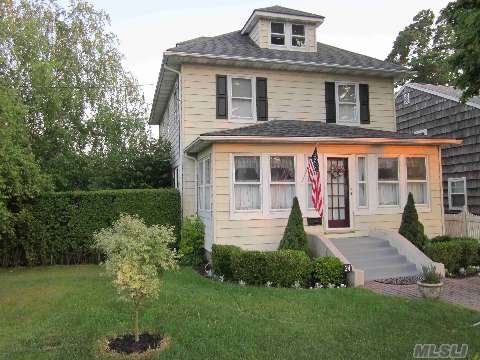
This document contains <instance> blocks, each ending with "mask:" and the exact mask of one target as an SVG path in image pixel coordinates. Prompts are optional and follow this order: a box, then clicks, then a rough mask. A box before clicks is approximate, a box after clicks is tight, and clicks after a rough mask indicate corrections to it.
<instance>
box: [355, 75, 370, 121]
mask: <svg viewBox="0 0 480 360" xmlns="http://www.w3.org/2000/svg"><path fill="white" fill-rule="evenodd" d="M358 89H359V92H360V124H370V106H369V94H368V84H360V85H359V86H358Z"/></svg>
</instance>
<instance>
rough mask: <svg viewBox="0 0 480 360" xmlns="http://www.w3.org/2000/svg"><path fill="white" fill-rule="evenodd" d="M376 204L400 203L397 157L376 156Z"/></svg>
mask: <svg viewBox="0 0 480 360" xmlns="http://www.w3.org/2000/svg"><path fill="white" fill-rule="evenodd" d="M378 204H379V205H381V206H398V205H399V204H400V191H399V176H398V158H381V157H380V158H378Z"/></svg>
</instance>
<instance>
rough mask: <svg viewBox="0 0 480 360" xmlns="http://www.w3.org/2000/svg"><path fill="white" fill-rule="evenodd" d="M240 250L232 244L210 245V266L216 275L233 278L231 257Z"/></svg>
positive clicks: (227, 278) (226, 278) (228, 278)
mask: <svg viewBox="0 0 480 360" xmlns="http://www.w3.org/2000/svg"><path fill="white" fill-rule="evenodd" d="M241 251H242V250H241V249H240V248H239V247H237V246H233V245H217V244H213V245H212V266H213V271H214V272H215V274H216V275H219V276H224V278H225V280H232V279H233V265H232V261H233V260H232V258H233V255H234V254H236V253H240V252H241Z"/></svg>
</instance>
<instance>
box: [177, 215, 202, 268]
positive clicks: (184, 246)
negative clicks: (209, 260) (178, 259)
mask: <svg viewBox="0 0 480 360" xmlns="http://www.w3.org/2000/svg"><path fill="white" fill-rule="evenodd" d="M204 242H205V225H204V224H203V222H202V219H200V218H199V217H198V216H191V217H186V218H185V219H184V220H183V224H182V230H181V232H180V247H179V252H180V255H182V260H183V262H184V263H185V264H189V265H194V266H196V265H199V264H201V263H202V260H203V258H202V249H203V246H204Z"/></svg>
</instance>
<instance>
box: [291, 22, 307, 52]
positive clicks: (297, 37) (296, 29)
mask: <svg viewBox="0 0 480 360" xmlns="http://www.w3.org/2000/svg"><path fill="white" fill-rule="evenodd" d="M292 46H296V47H304V46H305V25H298V24H292Z"/></svg>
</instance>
